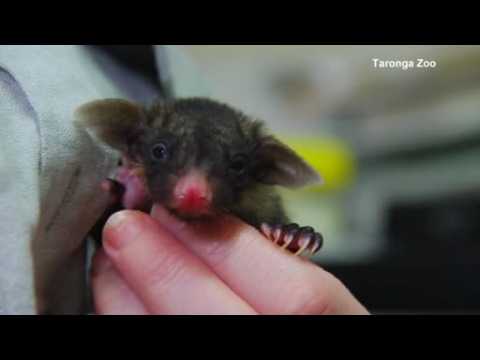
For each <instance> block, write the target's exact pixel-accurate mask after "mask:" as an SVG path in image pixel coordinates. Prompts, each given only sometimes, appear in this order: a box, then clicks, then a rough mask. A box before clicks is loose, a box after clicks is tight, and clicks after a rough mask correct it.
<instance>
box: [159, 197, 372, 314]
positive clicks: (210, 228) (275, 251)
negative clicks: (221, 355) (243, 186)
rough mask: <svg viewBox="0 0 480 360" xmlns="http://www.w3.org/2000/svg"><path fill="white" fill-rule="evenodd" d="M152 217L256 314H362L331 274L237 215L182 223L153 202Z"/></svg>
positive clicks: (346, 291)
mask: <svg viewBox="0 0 480 360" xmlns="http://www.w3.org/2000/svg"><path fill="white" fill-rule="evenodd" d="M152 216H153V217H154V218H155V219H156V220H157V221H158V222H159V223H160V224H161V225H162V226H164V227H165V228H167V229H169V230H170V231H171V232H172V233H174V234H175V236H176V237H177V238H178V239H179V240H180V241H182V242H183V243H184V244H185V245H186V246H187V247H188V248H190V249H191V250H192V251H193V252H195V253H196V254H197V255H198V256H199V257H200V258H201V259H202V260H203V261H204V262H205V263H207V264H208V265H209V266H210V268H212V269H213V270H214V271H215V272H216V273H217V274H218V276H219V277H220V278H222V279H223V281H224V282H225V283H226V284H228V286H229V287H230V288H231V289H232V290H233V291H235V292H236V293H237V294H238V295H239V296H241V297H242V298H244V299H245V300H246V301H247V302H248V303H249V304H251V305H252V307H253V308H255V309H256V310H257V311H258V312H260V313H264V314H271V313H273V314H366V313H367V311H366V310H365V308H364V307H363V306H362V305H361V304H360V303H359V302H358V301H357V300H356V299H355V298H354V297H353V295H352V294H351V293H350V292H349V291H348V290H347V289H346V287H345V286H344V285H343V284H342V283H341V282H340V281H339V280H337V279H336V278H335V277H334V276H333V275H331V274H330V273H328V272H326V271H324V270H323V269H321V268H320V267H318V266H316V265H314V264H312V263H311V262H309V261H306V260H304V259H302V258H299V257H294V256H292V255H291V254H290V253H288V252H286V251H283V250H281V249H280V248H279V247H278V246H276V245H274V244H273V243H272V242H271V241H267V240H266V239H265V238H264V237H263V236H262V235H261V234H260V233H259V232H258V231H257V230H255V229H254V228H252V227H251V226H248V225H246V224H244V223H243V222H241V221H240V220H237V219H235V218H233V217H222V218H221V219H218V220H217V221H214V222H213V223H205V222H204V223H203V224H202V223H185V222H183V221H180V220H178V219H177V218H175V217H173V216H172V215H170V214H169V213H168V212H167V211H166V210H165V209H164V208H162V207H160V206H157V205H156V206H155V207H154V208H153V210H152Z"/></svg>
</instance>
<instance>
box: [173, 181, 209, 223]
mask: <svg viewBox="0 0 480 360" xmlns="http://www.w3.org/2000/svg"><path fill="white" fill-rule="evenodd" d="M173 195H174V206H175V207H176V209H177V210H178V211H180V212H184V213H189V214H201V213H204V212H207V211H208V209H209V207H210V204H211V201H212V192H211V188H210V184H209V183H208V181H207V178H206V176H205V175H204V174H203V173H201V172H199V171H190V172H188V173H187V174H185V175H184V176H182V177H181V178H180V179H179V180H178V181H177V184H176V185H175V189H174V194H173Z"/></svg>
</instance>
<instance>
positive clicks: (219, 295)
mask: <svg viewBox="0 0 480 360" xmlns="http://www.w3.org/2000/svg"><path fill="white" fill-rule="evenodd" d="M103 244H104V250H101V251H99V252H98V254H97V255H96V257H95V259H94V264H93V273H92V274H93V280H92V281H93V291H94V298H95V305H96V310H97V313H99V314H319V315H320V314H363V315H366V314H368V312H367V310H366V309H365V308H364V307H363V306H362V305H361V304H360V303H359V302H358V301H357V300H356V299H355V298H354V296H353V295H352V294H351V293H350V292H349V291H348V289H347V288H346V287H345V286H344V285H343V284H342V283H341V282H340V281H339V280H338V279H337V278H335V277H334V276H333V275H332V274H330V273H328V272H326V271H325V270H323V269H321V268H320V267H318V266H316V265H314V264H312V263H311V262H309V261H307V260H305V259H301V258H298V257H294V256H292V255H291V254H289V253H287V252H286V251H283V250H281V249H279V248H278V247H277V246H275V245H274V244H273V243H271V242H269V241H266V240H265V238H264V237H263V236H262V235H260V234H259V233H258V232H257V231H256V230H255V229H254V228H252V227H250V226H248V225H246V224H244V223H243V222H241V221H239V220H237V219H235V218H231V217H226V218H223V219H222V220H219V221H218V222H217V223H216V224H215V225H213V226H212V224H209V225H191V224H187V223H183V222H181V221H179V220H177V219H176V218H173V217H172V216H170V215H169V214H168V213H167V212H166V211H165V210H164V209H163V208H161V207H155V208H154V209H153V211H152V216H149V215H148V214H144V213H140V212H133V211H122V212H119V213H116V214H114V215H113V216H112V217H111V218H110V220H109V221H108V222H107V224H106V227H105V229H104V233H103Z"/></svg>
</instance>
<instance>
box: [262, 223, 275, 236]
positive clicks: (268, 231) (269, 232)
mask: <svg viewBox="0 0 480 360" xmlns="http://www.w3.org/2000/svg"><path fill="white" fill-rule="evenodd" d="M260 230H261V231H262V233H263V235H265V236H266V237H267V238H268V239H271V237H272V228H271V227H270V226H269V225H268V224H265V223H263V224H262V225H261V226H260Z"/></svg>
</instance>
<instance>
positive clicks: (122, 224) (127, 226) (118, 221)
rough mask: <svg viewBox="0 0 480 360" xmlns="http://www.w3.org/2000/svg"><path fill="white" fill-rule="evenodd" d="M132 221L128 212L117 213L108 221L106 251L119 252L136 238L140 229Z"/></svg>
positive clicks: (105, 237) (105, 229)
mask: <svg viewBox="0 0 480 360" xmlns="http://www.w3.org/2000/svg"><path fill="white" fill-rule="evenodd" d="M131 220H132V216H131V215H130V214H129V213H128V212H126V211H120V212H117V213H115V214H113V215H112V216H111V217H110V218H109V219H108V221H107V223H106V224H105V228H104V247H105V251H107V252H109V250H110V251H111V250H119V249H120V248H122V247H124V246H125V244H126V243H127V242H129V240H130V239H132V238H135V237H136V233H137V232H138V229H137V226H136V223H135V221H131Z"/></svg>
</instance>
